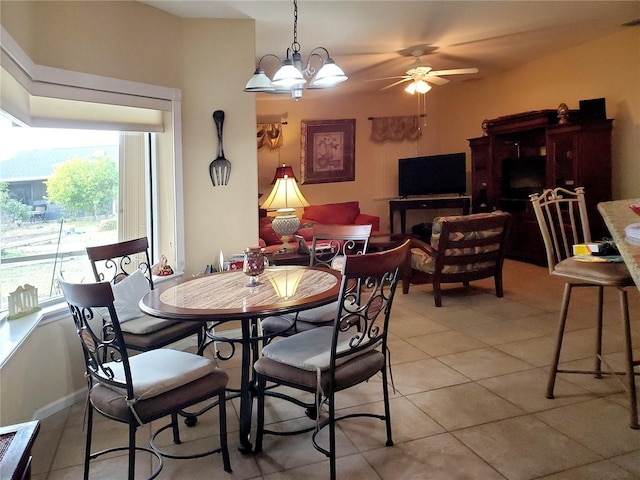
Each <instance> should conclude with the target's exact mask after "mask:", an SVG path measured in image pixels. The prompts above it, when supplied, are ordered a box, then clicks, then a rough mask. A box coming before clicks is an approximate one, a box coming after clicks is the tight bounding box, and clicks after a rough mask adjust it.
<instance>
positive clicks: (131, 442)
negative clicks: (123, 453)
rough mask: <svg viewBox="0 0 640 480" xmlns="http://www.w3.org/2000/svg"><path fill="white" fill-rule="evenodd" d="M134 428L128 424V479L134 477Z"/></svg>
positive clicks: (130, 479) (131, 424)
mask: <svg viewBox="0 0 640 480" xmlns="http://www.w3.org/2000/svg"><path fill="white" fill-rule="evenodd" d="M136 429H137V427H136V426H135V425H134V424H133V423H130V424H129V475H128V478H129V480H134V479H135V478H136Z"/></svg>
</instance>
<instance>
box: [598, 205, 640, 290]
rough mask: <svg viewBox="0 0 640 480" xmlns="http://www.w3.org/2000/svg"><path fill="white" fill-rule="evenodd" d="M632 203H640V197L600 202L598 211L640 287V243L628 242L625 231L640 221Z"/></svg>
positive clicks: (639, 287)
mask: <svg viewBox="0 0 640 480" xmlns="http://www.w3.org/2000/svg"><path fill="white" fill-rule="evenodd" d="M632 204H636V205H638V204H640V198H631V199H627V200H614V201H612V202H602V203H599V204H598V211H599V212H600V214H601V215H602V218H603V219H604V222H605V224H606V225H607V228H608V229H609V233H611V237H612V239H613V241H614V242H615V243H616V246H617V247H618V250H619V251H620V255H621V256H622V259H623V260H624V262H625V264H626V265H627V268H628V269H629V273H630V274H631V278H633V281H634V282H635V283H636V286H637V287H638V289H640V245H632V244H630V243H629V242H627V240H626V233H625V228H626V227H627V226H628V225H630V224H632V223H640V216H638V215H636V214H635V213H634V212H633V211H632V210H631V209H630V208H629V205H632Z"/></svg>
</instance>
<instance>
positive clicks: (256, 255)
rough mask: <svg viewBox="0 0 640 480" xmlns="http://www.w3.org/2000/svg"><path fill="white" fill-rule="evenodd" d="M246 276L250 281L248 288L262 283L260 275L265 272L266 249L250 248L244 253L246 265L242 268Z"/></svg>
mask: <svg viewBox="0 0 640 480" xmlns="http://www.w3.org/2000/svg"><path fill="white" fill-rule="evenodd" d="M242 269H243V271H244V273H245V275H248V276H249V278H250V280H249V283H247V284H246V285H245V286H246V287H256V286H258V285H260V284H261V283H260V282H259V281H258V275H260V274H261V273H262V272H264V248H261V247H249V248H247V249H246V250H245V251H244V263H243V267H242Z"/></svg>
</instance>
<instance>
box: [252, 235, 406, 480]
mask: <svg viewBox="0 0 640 480" xmlns="http://www.w3.org/2000/svg"><path fill="white" fill-rule="evenodd" d="M408 253H409V242H408V241H406V242H405V243H404V244H403V245H401V246H399V247H397V248H395V249H392V250H386V251H383V252H378V253H370V254H364V255H346V256H345V257H344V261H343V266H342V273H343V278H342V283H341V288H340V296H339V300H338V302H337V304H336V309H335V311H334V319H333V322H332V324H331V326H321V327H317V328H313V329H311V330H306V331H303V332H301V333H296V334H294V335H291V336H289V337H286V338H282V339H278V340H276V341H273V342H271V343H270V344H268V345H267V346H265V347H264V348H263V350H262V356H261V358H260V359H258V360H257V361H256V362H255V364H254V369H255V372H256V376H257V392H256V396H257V398H258V412H257V417H258V419H257V433H256V443H255V451H256V453H259V452H261V451H262V445H263V437H264V435H266V434H271V435H292V434H295V433H303V432H309V431H312V430H313V434H312V443H313V446H314V447H315V448H316V450H318V451H320V452H322V453H323V454H325V455H326V456H327V457H329V464H330V473H331V478H332V479H335V478H336V438H335V435H336V432H335V430H336V422H337V421H339V420H342V419H344V418H352V417H362V416H366V417H373V418H377V419H380V420H383V421H384V422H385V426H386V437H387V438H386V445H387V446H391V445H393V439H392V434H391V418H390V410H389V391H388V388H389V386H388V377H387V375H388V372H387V370H388V368H390V366H389V362H388V359H389V351H388V349H387V332H388V327H389V318H390V315H391V307H392V304H393V297H394V293H395V289H396V285H397V282H398V279H399V276H400V274H399V271H400V269H401V267H402V266H403V265H404V264H405V262H406V258H407V255H408ZM353 282H357V283H361V285H362V289H361V292H360V293H359V295H358V293H357V292H355V291H354V290H353V289H352V287H351V285H350V284H351V283H353ZM378 374H380V375H381V386H382V397H383V405H384V413H382V414H379V413H372V412H368V411H367V412H354V413H350V414H347V415H343V416H338V415H337V414H336V403H335V399H336V393H337V392H340V391H342V390H345V389H348V388H350V387H353V386H356V385H358V384H361V383H363V382H366V381H368V380H369V379H371V378H372V377H374V376H376V375H378ZM267 382H269V383H274V384H277V385H284V386H287V387H289V388H293V389H296V390H300V391H304V392H309V393H311V394H313V395H314V397H315V399H316V406H317V409H318V412H319V413H320V414H319V415H318V417H317V419H316V423H315V425H311V426H309V427H306V428H302V429H300V430H297V431H295V432H284V431H279V430H270V429H267V428H265V396H266V394H267V388H268V387H267ZM325 404H326V405H327V406H328V412H326V414H325V413H324V412H322V411H321V408H322V407H323V406H324V405H325ZM325 427H328V428H329V442H328V446H327V445H326V444H324V445H321V444H320V443H319V441H318V438H317V435H318V434H319V433H320V431H322V430H323V429H324V428H325Z"/></svg>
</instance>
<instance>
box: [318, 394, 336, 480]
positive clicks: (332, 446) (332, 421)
mask: <svg viewBox="0 0 640 480" xmlns="http://www.w3.org/2000/svg"><path fill="white" fill-rule="evenodd" d="M328 400H329V478H330V479H331V480H336V479H337V478H338V473H337V469H336V406H335V403H336V402H335V400H336V396H335V393H334V392H331V393H330V394H329V395H328ZM318 413H319V412H318Z"/></svg>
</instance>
